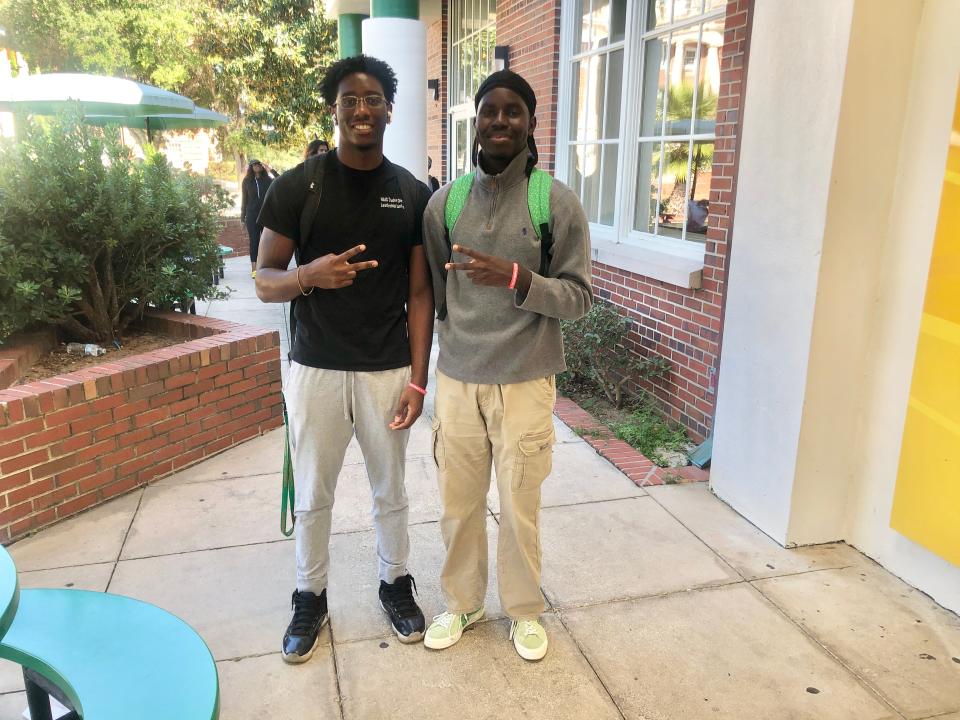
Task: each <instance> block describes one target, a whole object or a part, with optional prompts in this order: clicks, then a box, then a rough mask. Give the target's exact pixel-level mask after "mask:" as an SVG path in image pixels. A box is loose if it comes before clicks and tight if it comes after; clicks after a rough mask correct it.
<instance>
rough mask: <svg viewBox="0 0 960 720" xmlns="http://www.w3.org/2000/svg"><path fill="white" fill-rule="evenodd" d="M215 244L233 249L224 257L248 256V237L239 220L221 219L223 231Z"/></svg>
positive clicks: (232, 218) (231, 218)
mask: <svg viewBox="0 0 960 720" xmlns="http://www.w3.org/2000/svg"><path fill="white" fill-rule="evenodd" d="M217 242H218V243H219V244H221V245H226V246H227V247H231V248H233V253H231V254H230V255H227V256H225V257H235V256H237V255H249V254H250V236H249V235H248V234H247V228H246V226H245V225H244V224H243V223H242V222H240V218H235V217H228V218H224V219H223V230H221V231H220V235H219V237H217Z"/></svg>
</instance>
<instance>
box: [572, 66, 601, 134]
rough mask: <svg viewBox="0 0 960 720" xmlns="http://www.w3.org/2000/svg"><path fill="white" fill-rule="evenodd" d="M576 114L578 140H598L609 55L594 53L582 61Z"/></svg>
mask: <svg viewBox="0 0 960 720" xmlns="http://www.w3.org/2000/svg"><path fill="white" fill-rule="evenodd" d="M579 65H580V73H579V75H580V78H579V82H578V83H577V84H578V87H577V92H578V96H577V97H576V98H575V99H574V100H575V102H576V109H575V112H576V116H575V118H574V130H573V133H572V137H573V138H575V139H576V140H580V141H584V140H596V139H597V138H598V136H599V132H600V113H601V112H602V110H603V86H604V75H603V74H604V72H605V71H606V65H607V56H606V55H594V56H593V57H589V58H584V59H583V60H581V61H580V63H579Z"/></svg>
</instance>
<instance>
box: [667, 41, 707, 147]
mask: <svg viewBox="0 0 960 720" xmlns="http://www.w3.org/2000/svg"><path fill="white" fill-rule="evenodd" d="M699 36H700V27H699V26H697V25H694V26H693V27H690V28H685V29H683V30H676V31H674V32H673V33H672V34H671V36H670V42H671V44H670V83H669V86H668V89H667V133H666V134H667V135H688V134H689V133H690V122H691V120H692V118H693V80H694V77H695V76H696V62H695V58H696V53H697V41H698V39H699Z"/></svg>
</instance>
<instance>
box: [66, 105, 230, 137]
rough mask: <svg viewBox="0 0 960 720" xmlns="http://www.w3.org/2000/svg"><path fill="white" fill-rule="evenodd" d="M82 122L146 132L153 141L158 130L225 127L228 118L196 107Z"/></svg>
mask: <svg viewBox="0 0 960 720" xmlns="http://www.w3.org/2000/svg"><path fill="white" fill-rule="evenodd" d="M84 122H87V123H90V124H91V125H99V126H106V125H116V126H120V127H127V128H138V129H140V130H146V131H147V137H148V138H149V139H150V141H151V142H152V141H153V133H154V132H156V131H158V130H185V129H188V128H208V127H216V126H217V125H225V124H226V123H228V122H230V118H229V117H228V116H226V115H223V114H221V113H218V112H214V111H213V110H207V109H206V108H202V107H198V108H195V109H194V110H193V112H190V113H186V114H181V115H171V114H169V113H161V114H157V115H155V114H153V113H150V114H144V115H136V116H133V117H130V116H123V115H86V116H85V117H84Z"/></svg>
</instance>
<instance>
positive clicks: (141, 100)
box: [0, 73, 195, 117]
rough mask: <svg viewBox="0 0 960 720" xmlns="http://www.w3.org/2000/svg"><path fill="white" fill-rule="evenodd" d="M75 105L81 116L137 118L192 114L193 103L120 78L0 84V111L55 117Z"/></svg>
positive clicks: (61, 76)
mask: <svg viewBox="0 0 960 720" xmlns="http://www.w3.org/2000/svg"><path fill="white" fill-rule="evenodd" d="M78 104H79V106H80V109H81V110H82V111H83V113H84V115H113V116H118V115H121V116H126V117H137V116H143V115H160V114H163V115H173V114H188V113H191V112H193V109H194V107H195V106H194V104H193V100H191V99H190V98H187V97H184V96H183V95H177V94H176V93H173V92H170V91H169V90H162V89H160V88H158V87H153V86H152V85H145V84H144V83H139V82H136V81H134V80H127V79H124V78H115V77H105V76H102V75H85V74H80V73H48V74H44V75H27V76H26V77H17V78H14V79H12V80H9V81H7V82H3V83H0V110H6V111H8V112H17V111H21V112H28V113H33V114H35V115H56V114H57V113H59V112H63V111H65V110H70V109H71V108H74V107H76V106H77V105H78Z"/></svg>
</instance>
